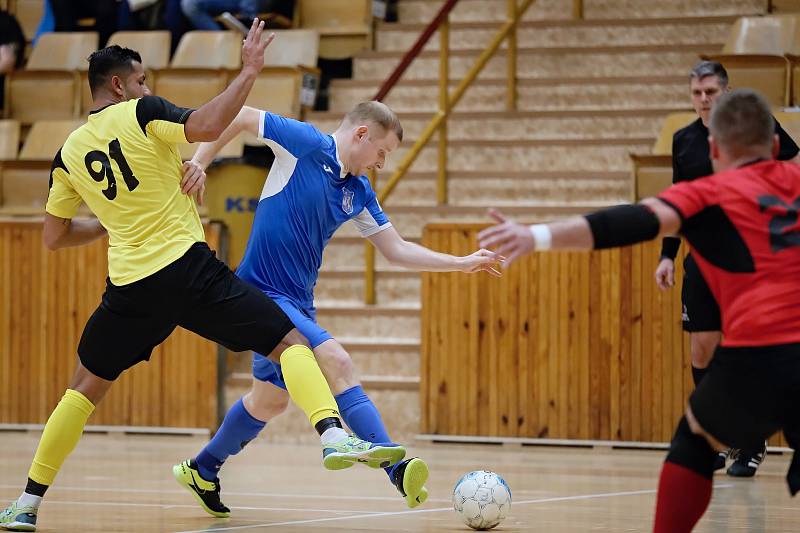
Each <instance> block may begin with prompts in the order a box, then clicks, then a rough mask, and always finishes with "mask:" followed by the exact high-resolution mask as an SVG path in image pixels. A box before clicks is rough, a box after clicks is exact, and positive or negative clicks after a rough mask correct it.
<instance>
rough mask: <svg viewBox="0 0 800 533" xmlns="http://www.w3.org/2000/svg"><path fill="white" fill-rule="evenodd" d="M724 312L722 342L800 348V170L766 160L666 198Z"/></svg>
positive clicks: (687, 185)
mask: <svg viewBox="0 0 800 533" xmlns="http://www.w3.org/2000/svg"><path fill="white" fill-rule="evenodd" d="M658 198H659V199H661V200H662V201H664V202H665V203H667V204H668V205H670V206H672V207H673V208H674V209H675V210H676V211H677V212H678V214H679V215H680V216H681V219H682V224H681V234H682V235H683V236H684V237H685V238H686V239H687V240H688V241H689V244H690V245H691V248H692V253H693V254H694V257H695V259H696V260H697V264H698V266H699V267H700V270H701V272H702V273H703V276H704V277H705V279H706V281H707V282H708V286H709V288H710V289H711V291H712V292H713V293H714V297H715V298H716V300H717V302H718V303H719V306H720V310H721V313H722V333H723V340H722V344H723V345H725V346H765V345H773V344H788V343H797V342H800V223H798V211H800V167H799V166H797V165H795V164H792V163H785V162H782V161H761V162H757V163H754V164H752V165H748V166H745V167H741V168H737V169H731V170H728V171H725V172H720V173H718V174H714V175H713V176H709V177H707V178H702V179H699V180H696V181H690V182H682V183H678V184H676V185H673V186H672V187H670V188H669V189H667V190H666V191H664V192H662V193H661V194H659V195H658Z"/></svg>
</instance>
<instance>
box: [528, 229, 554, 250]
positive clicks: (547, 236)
mask: <svg viewBox="0 0 800 533" xmlns="http://www.w3.org/2000/svg"><path fill="white" fill-rule="evenodd" d="M531 234H532V235H533V240H534V241H535V242H536V249H537V250H549V249H550V245H551V244H552V243H553V233H552V232H551V231H550V226H548V225H547V224H534V225H533V226H531Z"/></svg>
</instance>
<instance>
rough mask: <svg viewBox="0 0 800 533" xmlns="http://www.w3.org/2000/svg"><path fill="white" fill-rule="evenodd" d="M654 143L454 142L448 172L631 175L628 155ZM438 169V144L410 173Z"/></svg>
mask: <svg viewBox="0 0 800 533" xmlns="http://www.w3.org/2000/svg"><path fill="white" fill-rule="evenodd" d="M409 144H410V143H403V145H401V146H400V148H398V149H397V150H395V152H393V153H392V154H391V155H390V157H389V158H388V160H387V161H386V166H385V169H386V170H388V171H394V170H395V169H396V168H397V167H398V166H399V164H400V163H401V162H402V161H403V158H404V156H405V154H406V152H407V151H408V150H409V148H410V146H409ZM652 144H653V139H652V138H651V137H647V138H639V139H599V140H561V139H554V140H552V141H544V140H543V141H519V142H516V141H453V142H451V143H449V145H448V149H447V158H448V159H447V165H448V169H449V170H451V171H453V172H460V171H475V170H478V171H483V172H486V173H498V172H500V173H504V172H522V171H525V170H530V169H535V170H537V171H552V172H561V171H586V172H606V171H620V172H623V171H629V170H630V168H631V162H630V157H629V154H632V153H639V154H647V153H650V150H651V148H652ZM437 168H438V147H437V143H435V142H430V143H428V145H426V146H425V147H424V148H423V149H422V150H421V151H420V153H419V155H418V156H417V159H416V160H415V161H414V164H413V165H412V166H411V170H413V171H415V172H433V171H436V170H437Z"/></svg>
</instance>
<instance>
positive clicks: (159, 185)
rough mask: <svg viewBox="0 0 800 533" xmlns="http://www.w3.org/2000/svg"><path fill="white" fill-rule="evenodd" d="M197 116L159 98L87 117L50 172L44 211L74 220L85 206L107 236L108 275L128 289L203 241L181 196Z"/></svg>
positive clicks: (189, 203)
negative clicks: (189, 125)
mask: <svg viewBox="0 0 800 533" xmlns="http://www.w3.org/2000/svg"><path fill="white" fill-rule="evenodd" d="M191 113H192V110H191V109H183V108H180V107H176V106H175V105H173V104H171V103H170V102H168V101H167V100H164V99H163V98H160V97H158V96H145V97H144V98H140V99H136V100H128V101H126V102H120V103H118V104H113V105H109V106H107V107H104V108H102V109H99V110H97V111H93V112H91V113H90V114H89V117H88V120H87V122H86V124H84V125H83V126H81V127H80V128H78V129H77V130H75V131H74V132H73V133H72V134H71V135H70V136H69V137H68V138H67V141H66V142H65V143H64V146H62V147H61V150H59V152H58V154H56V157H55V159H54V160H53V165H52V167H51V170H50V193H49V196H48V199H47V207H46V210H47V212H48V213H50V214H51V215H53V216H56V217H60V218H66V219H71V218H72V217H74V216H75V213H76V212H77V209H78V207H80V204H81V201H83V202H85V203H86V205H87V206H88V207H89V209H91V210H92V212H93V213H94V214H95V215H96V216H97V218H98V220H99V221H100V223H101V224H102V225H103V227H104V228H105V229H106V230H107V231H108V236H109V248H108V275H109V278H111V282H112V283H113V284H114V285H127V284H129V283H133V282H134V281H137V280H140V279H142V278H145V277H147V276H149V275H151V274H153V273H155V272H158V271H159V270H161V269H162V268H164V267H165V266H167V265H169V264H170V263H172V262H173V261H175V260H176V259H178V258H179V257H181V256H182V255H183V254H184V253H186V251H187V250H188V249H189V248H190V247H191V246H192V244H194V243H196V242H202V241H204V240H205V234H204V232H203V226H202V224H201V222H200V216H199V215H198V213H197V207H196V205H195V202H194V198H192V197H190V196H188V195H186V194H183V193H181V190H180V182H181V179H182V161H181V157H180V155H179V154H178V150H177V147H176V145H177V144H178V143H186V142H187V140H186V134H185V133H184V124H185V122H186V120H187V119H188V118H189V115H190V114H191Z"/></svg>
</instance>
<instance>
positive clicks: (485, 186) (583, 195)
mask: <svg viewBox="0 0 800 533" xmlns="http://www.w3.org/2000/svg"><path fill="white" fill-rule="evenodd" d="M609 174H612V175H613V176H615V177H614V178H612V179H608V180H600V179H597V178H592V177H589V178H586V179H583V178H574V179H566V180H553V179H552V178H545V179H536V178H533V177H532V178H530V179H528V180H520V179H515V178H511V179H507V178H505V177H504V176H503V175H502V174H494V175H493V174H491V173H490V174H485V179H482V180H477V179H468V180H463V179H456V178H454V177H450V179H448V182H447V188H448V203H449V204H450V205H453V206H462V205H465V206H468V205H475V204H477V203H479V202H481V201H483V202H486V203H487V204H488V203H491V204H492V205H494V206H504V205H514V206H518V205H522V204H526V205H531V206H535V205H537V204H538V205H542V204H543V203H544V202H547V203H550V204H553V205H563V206H565V207H566V206H570V205H574V204H578V205H580V206H583V205H586V203H587V202H600V203H604V204H609V205H611V204H618V203H621V202H625V201H627V200H628V199H629V198H630V196H631V193H630V191H631V180H630V176H629V174H628V173H609ZM426 175H428V176H430V178H429V179H410V178H408V177H406V178H403V179H402V180H401V181H400V183H399V184H398V185H397V187H396V188H395V190H394V191H392V195H391V196H390V202H392V203H397V204H413V205H420V206H430V207H435V206H436V189H437V180H436V175H435V173H432V172H431V173H426ZM616 176H624V177H623V178H617V177H616ZM384 181H386V180H379V181H378V184H379V186H380V185H381V184H382V183H383V182H384ZM390 205H391V204H390Z"/></svg>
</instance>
